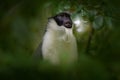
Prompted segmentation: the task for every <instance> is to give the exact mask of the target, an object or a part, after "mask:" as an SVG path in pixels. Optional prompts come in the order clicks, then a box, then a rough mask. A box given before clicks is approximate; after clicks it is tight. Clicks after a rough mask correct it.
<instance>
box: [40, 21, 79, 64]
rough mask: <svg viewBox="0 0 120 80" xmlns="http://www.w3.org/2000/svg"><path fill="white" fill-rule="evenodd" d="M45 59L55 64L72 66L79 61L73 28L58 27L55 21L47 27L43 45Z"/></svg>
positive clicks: (50, 22)
mask: <svg viewBox="0 0 120 80" xmlns="http://www.w3.org/2000/svg"><path fill="white" fill-rule="evenodd" d="M42 55H43V59H44V60H47V61H49V62H50V63H53V64H60V63H64V64H69V63H70V64H71V63H74V62H76V61H77V57H78V55H77V44H76V39H75V37H74V35H73V32H72V28H65V27H64V26H58V25H57V24H56V22H55V20H54V19H51V20H50V21H49V22H48V25H47V31H46V33H45V35H44V37H43V43H42Z"/></svg>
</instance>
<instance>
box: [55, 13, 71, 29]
mask: <svg viewBox="0 0 120 80" xmlns="http://www.w3.org/2000/svg"><path fill="white" fill-rule="evenodd" d="M53 18H54V20H55V21H56V23H57V24H58V25H59V26H65V27H66V28H72V20H71V18H70V14H68V13H60V14H57V15H56V16H54V17H53Z"/></svg>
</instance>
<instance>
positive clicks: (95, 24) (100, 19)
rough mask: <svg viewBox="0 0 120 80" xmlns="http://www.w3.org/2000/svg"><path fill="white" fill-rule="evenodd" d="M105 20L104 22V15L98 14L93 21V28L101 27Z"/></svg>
mask: <svg viewBox="0 0 120 80" xmlns="http://www.w3.org/2000/svg"><path fill="white" fill-rule="evenodd" d="M103 22H104V19H103V16H101V15H99V16H96V17H95V18H94V21H93V28H94V29H99V28H101V27H102V26H103Z"/></svg>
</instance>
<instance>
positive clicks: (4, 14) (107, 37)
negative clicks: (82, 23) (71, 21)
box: [0, 0, 120, 80]
mask: <svg viewBox="0 0 120 80" xmlns="http://www.w3.org/2000/svg"><path fill="white" fill-rule="evenodd" d="M119 5H120V3H119V0H20V1H18V0H0V80H8V79H12V80H21V79H22V80H24V79H25V80H50V79H52V80H120V7H119ZM60 11H69V12H71V13H72V15H71V16H72V18H74V17H75V16H80V17H82V19H83V20H86V21H88V23H89V24H88V27H89V28H88V30H87V31H85V32H84V33H82V34H81V33H78V32H76V31H75V30H74V33H75V36H76V38H77V43H78V51H79V62H78V63H77V64H76V65H74V66H72V67H70V66H69V67H68V66H65V65H61V66H53V65H50V64H48V63H46V62H41V61H40V60H39V59H38V60H35V59H33V57H32V55H33V53H34V51H35V49H36V47H37V46H38V44H39V43H40V42H41V38H42V36H43V33H44V31H45V26H46V22H47V18H48V17H50V16H53V15H55V14H56V13H59V12H60Z"/></svg>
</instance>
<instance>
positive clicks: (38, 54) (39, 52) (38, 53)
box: [33, 43, 43, 59]
mask: <svg viewBox="0 0 120 80" xmlns="http://www.w3.org/2000/svg"><path fill="white" fill-rule="evenodd" d="M33 56H34V57H35V58H38V59H42V58H43V56H42V43H40V44H39V46H38V47H37V49H36V50H35V53H34V54H33Z"/></svg>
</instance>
